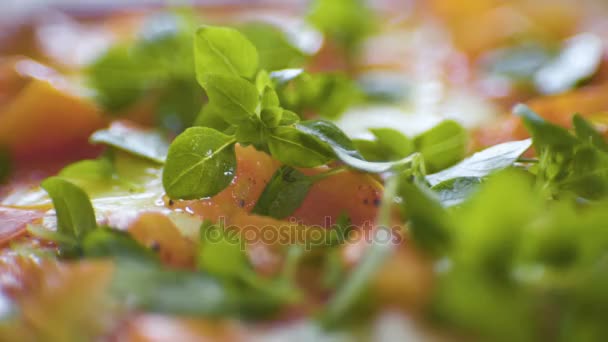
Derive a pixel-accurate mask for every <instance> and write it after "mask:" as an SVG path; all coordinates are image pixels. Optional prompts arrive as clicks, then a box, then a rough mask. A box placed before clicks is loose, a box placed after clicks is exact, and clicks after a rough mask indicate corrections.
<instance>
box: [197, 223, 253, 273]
mask: <svg viewBox="0 0 608 342" xmlns="http://www.w3.org/2000/svg"><path fill="white" fill-rule="evenodd" d="M197 266H198V268H199V269H201V270H204V271H206V272H209V273H211V274H213V275H216V276H220V277H225V278H238V277H239V276H240V275H241V274H242V273H243V272H244V270H245V269H248V268H249V263H248V261H247V258H246V257H245V253H244V250H243V244H241V241H240V239H239V236H238V231H237V230H235V229H227V228H226V227H224V226H223V225H214V224H213V223H212V222H211V221H209V220H205V221H204V222H203V224H202V225H201V227H200V245H199V248H198V255H197Z"/></svg>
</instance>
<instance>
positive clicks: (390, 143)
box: [353, 128, 414, 161]
mask: <svg viewBox="0 0 608 342" xmlns="http://www.w3.org/2000/svg"><path fill="white" fill-rule="evenodd" d="M370 131H371V132H372V134H373V135H374V136H375V137H376V140H374V141H370V140H358V141H353V143H354V144H355V147H356V148H357V151H359V152H360V153H361V154H362V155H363V156H364V157H365V159H367V160H370V161H387V160H396V159H402V158H405V157H407V156H408V155H410V154H412V153H413V152H414V143H413V142H412V140H410V139H409V138H408V137H406V136H405V135H403V134H402V133H401V132H399V131H397V130H394V129H392V128H373V129H370Z"/></svg>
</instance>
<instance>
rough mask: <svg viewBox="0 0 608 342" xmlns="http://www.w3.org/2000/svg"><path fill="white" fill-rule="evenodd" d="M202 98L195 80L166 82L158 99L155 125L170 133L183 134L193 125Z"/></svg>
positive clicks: (202, 95)
mask: <svg viewBox="0 0 608 342" xmlns="http://www.w3.org/2000/svg"><path fill="white" fill-rule="evenodd" d="M204 98H205V97H204V92H203V91H201V87H200V85H199V84H198V82H196V80H195V79H189V80H171V81H168V82H167V83H166V85H165V88H164V89H163V90H162V92H161V94H160V96H159V99H158V106H157V108H156V123H157V125H159V126H160V127H161V128H163V129H165V130H167V131H169V132H171V133H175V134H179V133H181V132H183V131H184V130H185V129H186V128H188V127H190V126H192V125H193V124H194V122H195V120H196V118H197V116H198V113H199V111H200V109H201V107H202V106H203V100H204Z"/></svg>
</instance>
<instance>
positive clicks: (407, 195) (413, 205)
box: [399, 181, 452, 254]
mask: <svg viewBox="0 0 608 342" xmlns="http://www.w3.org/2000/svg"><path fill="white" fill-rule="evenodd" d="M399 195H400V196H401V197H403V202H402V203H403V204H402V211H403V212H404V213H405V216H406V217H407V218H408V219H409V221H410V225H409V231H410V233H411V236H412V238H413V239H414V241H416V243H417V244H419V245H420V246H422V247H423V248H424V249H425V250H428V251H431V252H432V253H434V254H442V253H445V252H446V248H447V247H448V246H449V243H450V239H451V236H450V233H451V230H452V228H451V227H450V224H449V222H450V221H449V218H448V215H447V213H446V212H445V210H444V209H443V208H442V207H441V205H440V204H439V200H438V199H437V198H436V197H435V194H434V193H433V192H432V191H430V190H429V189H427V188H425V187H421V186H420V185H418V184H416V183H411V182H408V181H402V182H401V183H400V185H399Z"/></svg>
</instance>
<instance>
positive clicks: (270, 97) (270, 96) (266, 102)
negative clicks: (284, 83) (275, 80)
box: [261, 86, 280, 108]
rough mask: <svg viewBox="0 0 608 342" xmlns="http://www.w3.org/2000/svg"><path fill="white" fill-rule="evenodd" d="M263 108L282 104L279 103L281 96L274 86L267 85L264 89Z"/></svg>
mask: <svg viewBox="0 0 608 342" xmlns="http://www.w3.org/2000/svg"><path fill="white" fill-rule="evenodd" d="M261 94H262V108H273V107H278V106H279V105H280V103H279V96H278V95H277V92H276V91H274V89H273V88H271V87H269V86H266V88H264V90H263V91H262V93H261Z"/></svg>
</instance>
